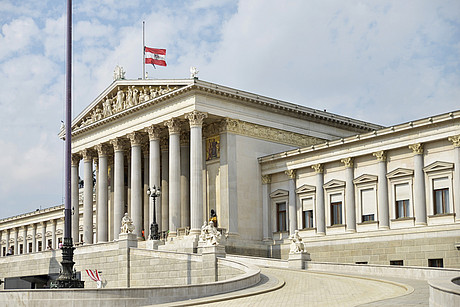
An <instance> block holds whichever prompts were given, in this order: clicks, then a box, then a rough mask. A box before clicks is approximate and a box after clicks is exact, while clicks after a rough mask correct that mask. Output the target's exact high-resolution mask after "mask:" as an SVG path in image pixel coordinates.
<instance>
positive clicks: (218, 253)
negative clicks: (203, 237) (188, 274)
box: [201, 245, 225, 282]
mask: <svg viewBox="0 0 460 307" xmlns="http://www.w3.org/2000/svg"><path fill="white" fill-rule="evenodd" d="M201 254H202V259H203V266H202V274H203V276H202V277H203V282H215V281H218V280H219V272H218V269H219V267H218V265H217V258H225V246H223V245H211V246H203V247H201Z"/></svg>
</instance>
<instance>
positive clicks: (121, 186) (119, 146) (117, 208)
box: [110, 138, 126, 240]
mask: <svg viewBox="0 0 460 307" xmlns="http://www.w3.org/2000/svg"><path fill="white" fill-rule="evenodd" d="M110 143H111V144H112V145H113V150H114V167H115V170H114V173H115V175H114V197H113V198H114V199H113V202H114V204H113V237H114V239H115V240H117V239H118V235H119V234H120V227H121V218H122V217H123V214H124V200H125V175H124V172H125V166H124V159H125V157H124V152H125V148H126V146H125V142H124V140H123V139H121V138H116V139H113V140H111V141H110Z"/></svg>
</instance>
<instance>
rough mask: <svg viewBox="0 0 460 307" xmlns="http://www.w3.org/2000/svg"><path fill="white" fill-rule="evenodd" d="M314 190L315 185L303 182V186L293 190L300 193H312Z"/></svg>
mask: <svg viewBox="0 0 460 307" xmlns="http://www.w3.org/2000/svg"><path fill="white" fill-rule="evenodd" d="M315 191H316V187H315V186H313V185H308V184H304V185H303V186H301V187H299V188H297V189H296V190H295V192H296V193H297V194H302V193H312V192H315Z"/></svg>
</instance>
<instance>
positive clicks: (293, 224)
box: [285, 169, 297, 235]
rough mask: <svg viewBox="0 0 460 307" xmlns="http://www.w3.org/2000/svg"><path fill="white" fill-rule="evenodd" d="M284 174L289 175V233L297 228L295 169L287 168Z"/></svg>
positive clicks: (292, 232)
mask: <svg viewBox="0 0 460 307" xmlns="http://www.w3.org/2000/svg"><path fill="white" fill-rule="evenodd" d="M285 173H286V175H287V176H288V177H289V212H288V214H289V234H290V235H292V234H294V232H295V230H296V229H297V197H296V193H295V186H296V184H295V180H296V171H295V170H293V169H290V170H287V171H286V172H285Z"/></svg>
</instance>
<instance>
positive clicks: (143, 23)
mask: <svg viewBox="0 0 460 307" xmlns="http://www.w3.org/2000/svg"><path fill="white" fill-rule="evenodd" d="M144 79H145V21H143V22H142V80H144Z"/></svg>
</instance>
